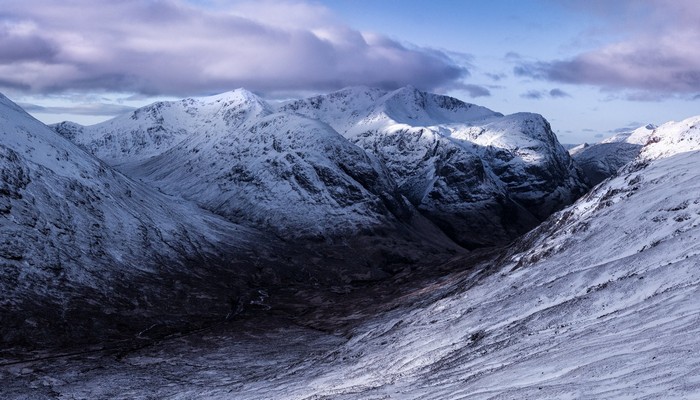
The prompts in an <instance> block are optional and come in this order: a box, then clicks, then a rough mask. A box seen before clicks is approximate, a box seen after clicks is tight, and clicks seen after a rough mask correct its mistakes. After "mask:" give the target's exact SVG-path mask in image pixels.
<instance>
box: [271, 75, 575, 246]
mask: <svg viewBox="0 0 700 400" xmlns="http://www.w3.org/2000/svg"><path fill="white" fill-rule="evenodd" d="M279 108H280V109H281V110H283V111H288V112H295V113H299V114H302V115H305V116H308V117H311V118H315V119H319V120H321V121H324V122H326V123H328V124H329V125H331V126H332V127H333V128H335V129H336V130H337V131H338V132H340V133H341V134H342V135H344V136H345V137H346V138H348V139H349V140H350V141H351V142H352V143H355V144H356V145H358V146H360V147H362V148H363V149H365V150H366V151H367V152H368V153H370V154H373V155H374V156H376V157H377V158H378V159H379V160H381V161H382V162H383V163H384V164H385V165H386V167H387V169H388V170H389V172H390V174H391V176H392V178H393V179H394V180H395V181H396V182H397V184H398V185H399V190H400V191H401V193H402V194H404V195H405V196H406V197H407V198H408V199H409V200H410V201H411V202H412V203H413V204H414V205H415V206H416V207H417V208H418V209H419V210H420V211H421V212H422V213H424V215H426V216H427V217H428V218H429V219H431V220H432V221H433V222H435V223H436V224H438V225H439V226H440V227H441V228H443V230H445V231H446V232H447V233H448V234H449V235H450V236H451V237H452V238H453V239H455V240H457V241H458V242H459V243H461V244H463V245H467V246H484V245H493V244H499V243H504V242H507V241H509V240H510V239H512V238H514V237H516V236H517V235H519V234H521V233H523V232H525V231H527V230H528V229H530V228H532V227H533V226H535V225H536V224H537V223H538V222H539V221H540V220H542V219H544V218H546V217H547V216H548V215H549V214H551V213H552V212H553V211H555V210H557V209H559V208H561V207H563V206H564V205H566V204H569V203H571V202H572V201H573V200H575V199H576V198H577V197H578V196H579V195H581V194H583V193H584V191H585V189H586V186H585V184H584V183H583V181H582V177H581V176H580V175H579V171H578V170H577V168H576V167H575V166H574V164H573V163H572V161H571V158H570V157H569V155H568V153H567V152H566V151H565V150H564V149H563V148H562V147H561V145H560V144H559V142H558V141H557V139H556V136H555V135H554V133H553V132H552V130H551V128H550V126H549V124H548V123H547V121H546V120H545V119H544V118H542V117H541V116H539V115H536V114H527V113H520V114H513V115H509V116H503V115H502V114H499V113H496V112H493V111H491V110H489V109H486V108H484V107H479V106H475V105H473V104H467V103H464V102H461V101H459V100H457V99H454V98H450V97H446V96H439V95H434V94H429V93H425V92H421V91H419V90H416V89H415V88H412V87H405V88H402V89H398V90H396V91H393V92H382V91H379V90H373V89H367V88H349V89H345V90H342V91H339V92H336V93H331V94H329V95H324V96H317V97H312V98H309V99H305V100H298V101H292V102H288V103H285V104H282V105H281V106H280V107H279Z"/></svg>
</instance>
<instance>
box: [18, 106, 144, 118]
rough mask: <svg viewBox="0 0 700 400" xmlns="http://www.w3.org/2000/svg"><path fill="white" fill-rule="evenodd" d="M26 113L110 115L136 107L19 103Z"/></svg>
mask: <svg viewBox="0 0 700 400" xmlns="http://www.w3.org/2000/svg"><path fill="white" fill-rule="evenodd" d="M19 105H20V107H22V108H23V109H24V110H25V111H27V112H28V113H37V114H72V115H99V116H112V115H119V114H126V113H128V112H131V111H134V110H135V109H136V107H129V106H123V105H119V104H107V103H92V104H80V105H75V106H70V107H55V106H54V107H45V106H40V105H36V104H32V103H19Z"/></svg>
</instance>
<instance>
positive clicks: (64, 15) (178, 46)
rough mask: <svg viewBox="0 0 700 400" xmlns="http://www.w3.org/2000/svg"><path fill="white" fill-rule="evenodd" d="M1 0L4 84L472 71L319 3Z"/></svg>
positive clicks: (364, 77) (276, 83) (162, 88)
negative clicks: (360, 26) (280, 10)
mask: <svg viewBox="0 0 700 400" xmlns="http://www.w3.org/2000/svg"><path fill="white" fill-rule="evenodd" d="M0 4H2V7H0V76H1V77H3V78H2V80H0V87H11V88H23V89H29V90H31V91H35V92H38V91H42V92H47V91H62V90H67V89H79V90H80V89H85V90H93V89H101V90H115V91H133V92H137V93H145V94H173V95H182V94H192V93H207V92H216V91H221V90H226V89H231V88H235V87H240V86H243V87H246V88H249V89H251V90H258V91H272V90H279V91H285V90H287V91H289V90H310V89H311V90H329V89H337V88H340V87H344V86H351V85H369V86H379V87H385V88H393V87H398V86H404V85H407V84H411V85H414V86H416V87H419V88H423V89H432V88H435V87H441V86H445V85H448V84H451V83H453V82H456V81H458V80H459V79H460V78H462V77H464V76H467V75H468V71H467V70H466V69H465V68H464V67H463V66H460V65H457V63H456V62H455V61H454V60H453V59H452V58H450V57H449V56H448V55H446V54H445V53H443V52H440V51H436V50H431V49H424V48H409V47H406V46H404V45H402V44H400V43H398V42H396V41H394V40H391V39H389V38H386V37H383V36H379V35H373V34H363V33H361V32H358V31H356V30H353V29H350V28H348V27H346V26H343V25H342V24H339V23H337V22H335V21H324V18H327V15H326V13H325V12H323V10H320V11H319V8H318V7H317V8H314V7H298V8H297V9H296V14H295V13H292V12H290V15H294V17H293V18H292V17H290V20H289V21H287V23H286V24H279V23H278V21H275V20H272V21H270V22H266V21H265V20H264V19H261V17H260V15H265V13H264V12H260V7H275V3H274V2H264V3H261V6H260V7H258V9H257V11H258V13H257V14H258V15H255V16H246V15H241V14H240V13H239V14H237V13H235V12H229V11H227V10H216V11H214V10H211V9H208V8H200V7H195V6H192V5H189V4H186V3H183V2H180V1H177V0H161V1H135V0H125V1H119V2H111V1H95V0H74V1H70V2H68V1H66V2H56V1H49V0H31V1H23V2H10V1H4V0H0ZM286 7H290V6H289V4H287V5H286ZM263 11H264V10H263ZM317 11H318V13H317V15H316V14H314V13H315V12H317ZM272 14H273V13H270V15H272ZM277 17H278V15H277ZM294 18H297V19H298V21H299V23H296V24H295V23H294ZM310 21H311V22H310ZM301 25H304V26H301Z"/></svg>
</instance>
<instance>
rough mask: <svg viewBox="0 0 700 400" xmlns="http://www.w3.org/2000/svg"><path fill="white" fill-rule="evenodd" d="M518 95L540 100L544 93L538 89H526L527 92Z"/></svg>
mask: <svg viewBox="0 0 700 400" xmlns="http://www.w3.org/2000/svg"><path fill="white" fill-rule="evenodd" d="M520 97H522V98H525V99H531V100H540V99H542V98H543V97H544V94H543V93H542V92H540V91H539V90H528V91H527V92H525V93H523V94H521V95H520Z"/></svg>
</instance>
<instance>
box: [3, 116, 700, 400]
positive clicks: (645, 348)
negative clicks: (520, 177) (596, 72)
mask: <svg viewBox="0 0 700 400" xmlns="http://www.w3.org/2000/svg"><path fill="white" fill-rule="evenodd" d="M698 122H700V117H694V118H690V119H687V120H685V121H682V122H678V123H676V122H674V123H668V124H665V125H662V126H660V127H658V128H656V129H655V130H654V131H653V134H652V135H651V136H650V137H649V140H648V141H647V144H645V145H644V147H643V148H642V151H641V152H640V154H639V155H638V156H637V157H636V158H635V159H634V160H633V161H632V162H631V163H629V164H627V165H626V166H624V167H623V168H622V169H621V170H620V171H619V172H618V174H617V175H616V176H613V177H611V178H610V179H608V180H606V181H604V182H602V183H601V184H600V185H598V186H597V187H595V188H594V189H593V190H592V191H591V192H590V193H588V194H586V195H585V196H583V197H582V198H580V199H579V200H578V201H577V202H576V203H574V204H573V205H571V206H569V207H568V208H565V209H563V210H561V211H560V212H558V213H556V214H554V215H552V216H551V217H550V218H549V219H547V220H546V221H545V222H544V223H543V224H542V225H540V226H539V227H537V228H536V229H534V230H533V231H531V232H529V233H528V234H527V235H525V236H523V237H522V238H520V239H519V240H517V241H516V242H515V243H514V244H513V245H512V246H510V247H509V248H506V249H503V250H499V251H497V252H496V253H495V254H492V255H491V256H489V257H485V259H484V260H483V261H482V262H480V263H472V264H470V268H467V269H464V268H460V270H459V271H458V272H455V273H452V274H449V275H447V276H443V277H441V278H439V279H434V280H431V281H430V283H429V284H427V285H425V286H424V287H422V288H420V289H418V290H410V291H408V293H404V294H402V295H401V296H399V297H397V298H395V299H394V300H392V301H391V302H390V304H386V305H385V307H384V308H381V310H382V311H381V312H377V313H376V314H375V315H374V317H373V318H371V319H369V320H367V321H364V322H362V323H360V324H359V325H357V326H355V327H353V328H352V329H351V330H350V331H348V332H344V334H343V335H336V334H333V333H328V330H322V329H318V328H317V329H304V328H303V327H299V326H285V327H280V326H279V325H271V327H270V328H269V329H261V328H259V326H256V327H255V328H254V329H252V328H251V329H250V330H248V331H245V332H243V333H231V332H226V331H221V330H220V331H209V332H207V333H206V334H202V335H201V336H198V337H196V338H190V339H185V340H182V339H180V340H174V341H171V342H169V343H164V344H162V345H160V346H156V347H153V348H146V349H143V350H139V351H135V352H133V353H130V354H128V355H127V356H126V357H124V358H123V359H120V360H114V358H112V357H109V356H102V357H101V358H98V359H97V361H95V356H90V357H84V358H82V359H80V360H78V361H75V360H70V359H69V360H58V361H49V362H46V361H42V362H41V364H40V366H41V368H35V366H37V365H39V364H37V363H34V364H32V363H24V364H19V365H18V366H17V367H15V368H14V369H11V368H7V369H5V371H4V372H3V375H2V377H3V378H7V379H5V380H6V381H7V382H9V384H8V385H6V386H5V388H4V391H5V392H6V393H7V394H9V395H13V394H16V393H21V394H23V395H24V394H27V393H32V394H37V395H40V394H43V393H51V394H52V395H54V396H56V394H58V395H63V396H65V397H70V396H77V395H79V396H82V397H113V398H133V397H144V398H145V397H149V396H150V397H182V398H207V399H227V398H231V397H235V398H240V399H270V398H292V399H307V398H342V399H367V398H402V399H444V398H465V399H512V398H595V399H620V398H645V399H667V398H678V399H692V398H697V397H698V394H700V385H699V384H698V379H697V377H698V376H700V357H698V354H700V307H699V306H698V296H699V295H700V270H699V269H698V265H700V240H698V238H699V237H700V179H698V178H699V177H698V174H699V171H700V131H699V130H698V128H697V127H698ZM472 261H473V260H472ZM463 262H465V260H458V261H457V263H459V264H461V263H463ZM392 284H393V282H392ZM375 309H379V306H377V307H376V308H375ZM356 312H360V311H356ZM335 317H336V318H344V317H345V314H342V315H336V316H335ZM330 320H331V318H329V319H328V321H330ZM39 383H43V384H39ZM146 383H148V384H146ZM2 391H3V389H0V393H2Z"/></svg>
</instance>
